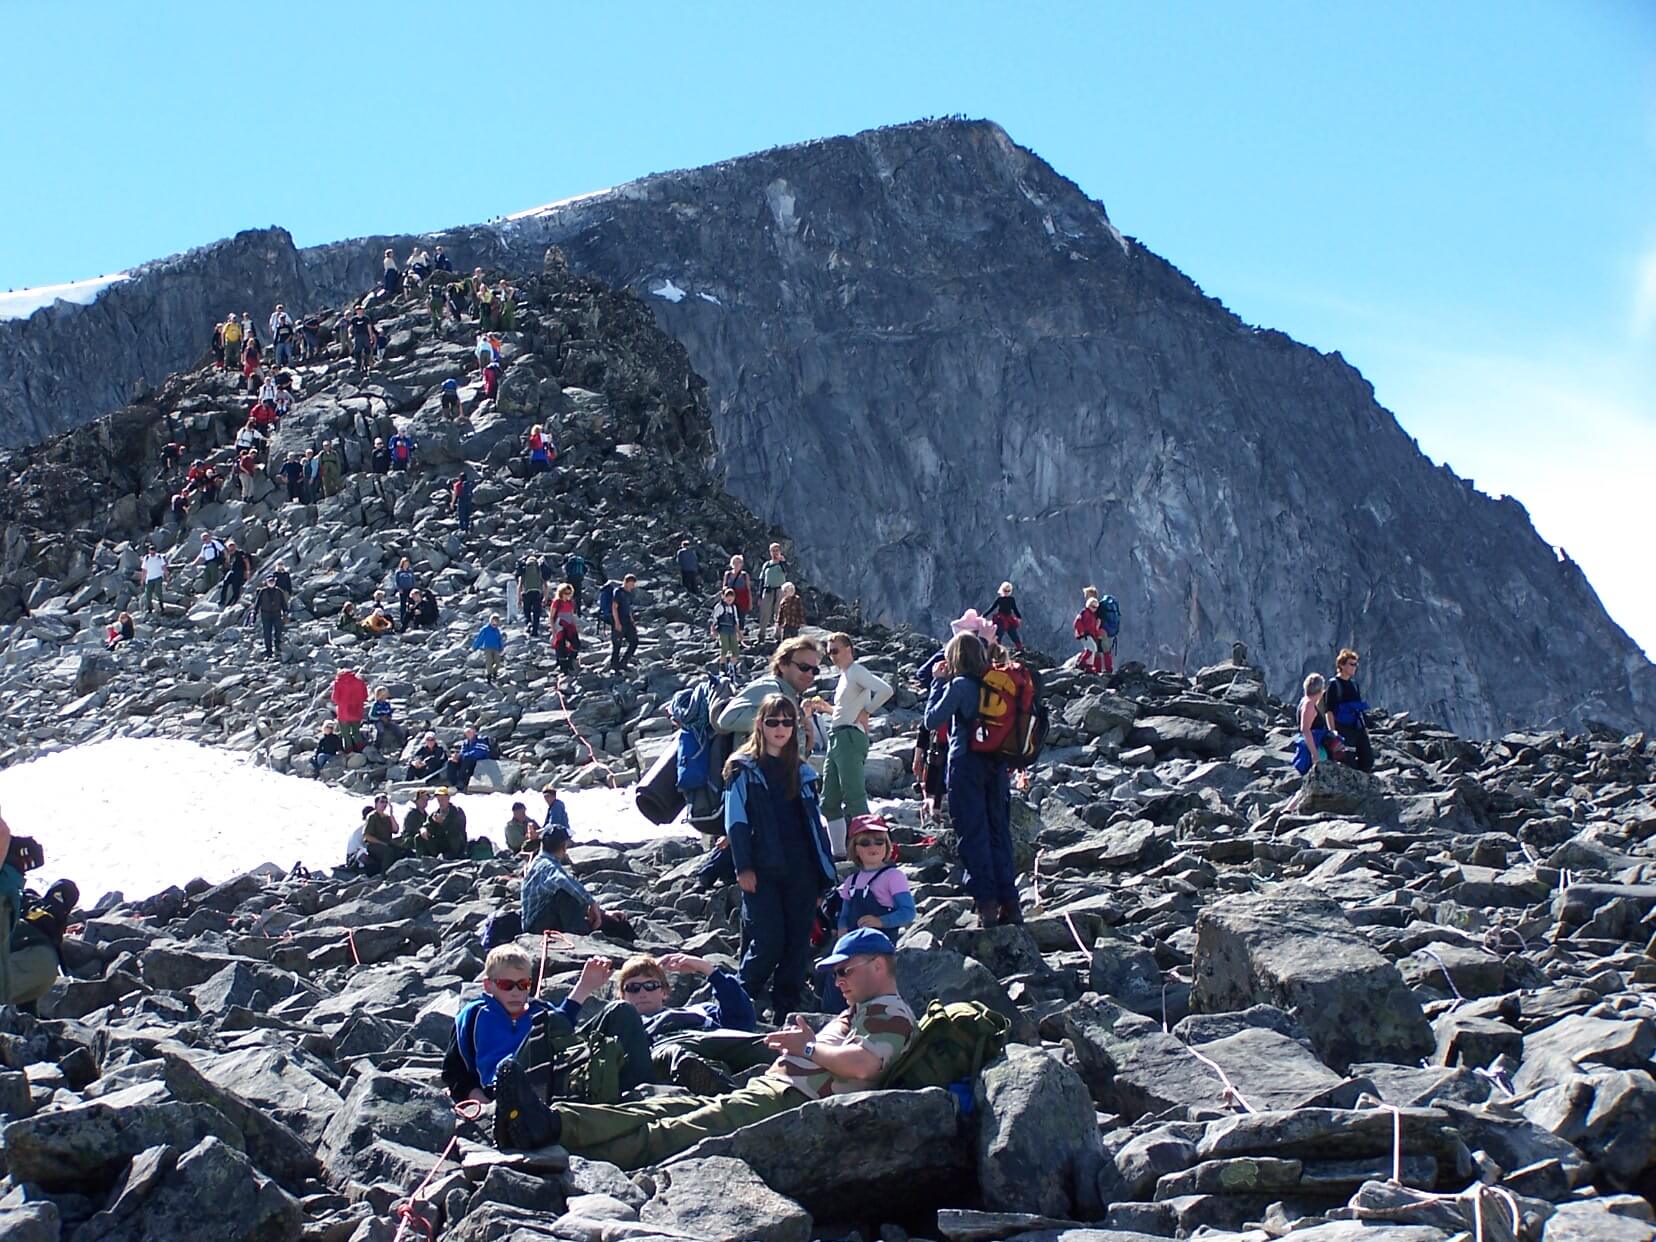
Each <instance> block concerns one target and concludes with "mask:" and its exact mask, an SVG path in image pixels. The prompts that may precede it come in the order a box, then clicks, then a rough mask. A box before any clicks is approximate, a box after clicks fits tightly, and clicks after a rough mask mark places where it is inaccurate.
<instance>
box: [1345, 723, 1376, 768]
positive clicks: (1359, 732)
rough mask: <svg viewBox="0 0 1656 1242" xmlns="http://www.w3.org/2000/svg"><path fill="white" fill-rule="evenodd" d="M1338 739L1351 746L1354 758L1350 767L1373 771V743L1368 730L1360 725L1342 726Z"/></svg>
mask: <svg viewBox="0 0 1656 1242" xmlns="http://www.w3.org/2000/svg"><path fill="white" fill-rule="evenodd" d="M1340 740H1341V741H1342V742H1344V743H1345V744H1346V745H1347V746H1349V747H1351V753H1352V756H1353V758H1354V762H1353V763H1352V765H1351V766H1352V767H1354V768H1357V769H1358V770H1359V771H1363V772H1372V771H1374V744H1373V743H1372V742H1370V741H1369V731H1368V730H1367V729H1366V728H1364V727H1363V726H1362V725H1356V726H1355V727H1347V728H1342V729H1341V730H1340Z"/></svg>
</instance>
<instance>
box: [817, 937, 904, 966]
mask: <svg viewBox="0 0 1656 1242" xmlns="http://www.w3.org/2000/svg"><path fill="white" fill-rule="evenodd" d="M876 955H877V956H880V957H895V956H896V955H897V946H896V945H894V944H892V943H891V937H890V936H888V935H886V934H885V933H884V932H883V931H881V930H880V929H879V928H877V927H858V928H856V929H854V930H852V931H848V932H846V933H845V935H843V936H841V937H840V938H839V939H838V940H836V941H834V951H833V952H832V953H830V954H829V955H828V956H827V957H825V958H823V959H822V960H821V961H820V962H818V963H817V969H818V970H827V969H829V968H830V967H833V966H838V965H839V964H840V963H841V962H849V961H850V960H851V959H852V958H854V957H869V956H876Z"/></svg>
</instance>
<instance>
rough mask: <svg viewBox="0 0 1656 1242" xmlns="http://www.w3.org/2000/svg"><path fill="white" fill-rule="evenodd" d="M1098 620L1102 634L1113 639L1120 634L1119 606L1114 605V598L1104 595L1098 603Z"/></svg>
mask: <svg viewBox="0 0 1656 1242" xmlns="http://www.w3.org/2000/svg"><path fill="white" fill-rule="evenodd" d="M1098 619H1099V620H1100V621H1101V622H1103V625H1104V632H1105V633H1106V634H1108V635H1109V636H1110V637H1111V638H1114V637H1115V636H1116V635H1117V634H1119V633H1120V632H1121V605H1120V604H1118V603H1116V597H1115V596H1113V595H1106V596H1104V598H1103V599H1101V600H1099V601H1098Z"/></svg>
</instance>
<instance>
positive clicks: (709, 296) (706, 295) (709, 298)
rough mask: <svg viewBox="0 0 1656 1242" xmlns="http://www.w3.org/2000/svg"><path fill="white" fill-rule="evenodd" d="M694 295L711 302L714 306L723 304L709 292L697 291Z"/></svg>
mask: <svg viewBox="0 0 1656 1242" xmlns="http://www.w3.org/2000/svg"><path fill="white" fill-rule="evenodd" d="M696 296H697V297H698V298H700V299H701V300H702V301H704V302H711V303H713V305H714V306H723V305H724V303H723V302H721V301H719V299H718V298H716V297H714V296H713V295H712V294H711V293H698V294H697V295H696Z"/></svg>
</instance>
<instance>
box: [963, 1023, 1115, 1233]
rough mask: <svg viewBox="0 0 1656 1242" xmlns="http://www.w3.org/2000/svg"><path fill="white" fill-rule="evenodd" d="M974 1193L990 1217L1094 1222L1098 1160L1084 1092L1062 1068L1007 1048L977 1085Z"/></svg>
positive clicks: (1090, 1107) (1092, 1121)
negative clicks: (1018, 1214) (1028, 1215)
mask: <svg viewBox="0 0 1656 1242" xmlns="http://www.w3.org/2000/svg"><path fill="white" fill-rule="evenodd" d="M978 1097H979V1112H978V1144H977V1145H978V1185H979V1187H980V1188H981V1189H982V1191H983V1202H984V1205H985V1206H986V1207H988V1208H990V1209H991V1210H1004V1211H1019V1210H1021V1211H1028V1212H1036V1213H1039V1214H1041V1215H1045V1216H1057V1217H1062V1218H1073V1217H1078V1216H1091V1215H1093V1214H1095V1211H1094V1210H1090V1209H1096V1207H1097V1202H1096V1195H1095V1194H1094V1193H1093V1187H1094V1186H1095V1185H1096V1184H1097V1178H1098V1170H1099V1166H1100V1165H1101V1164H1102V1163H1103V1152H1102V1149H1101V1148H1100V1146H1099V1141H1098V1125H1097V1121H1096V1119H1095V1117H1094V1114H1093V1104H1092V1099H1091V1097H1090V1096H1089V1095H1088V1094H1087V1085H1086V1083H1084V1082H1082V1081H1081V1078H1080V1076H1079V1075H1078V1074H1077V1073H1076V1072H1075V1071H1074V1070H1072V1069H1070V1068H1069V1066H1067V1065H1065V1064H1063V1063H1062V1062H1061V1061H1058V1060H1055V1059H1054V1058H1053V1057H1050V1056H1048V1055H1046V1054H1045V1053H1043V1052H1040V1051H1038V1050H1035V1049H1030V1048H1023V1047H1019V1046H1017V1045H1014V1046H1012V1047H1010V1048H1008V1049H1007V1050H1006V1056H1005V1058H1004V1059H1002V1060H998V1061H996V1062H994V1063H993V1064H991V1065H989V1066H986V1067H985V1068H984V1071H983V1075H982V1077H981V1078H980V1079H979V1082H978Z"/></svg>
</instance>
